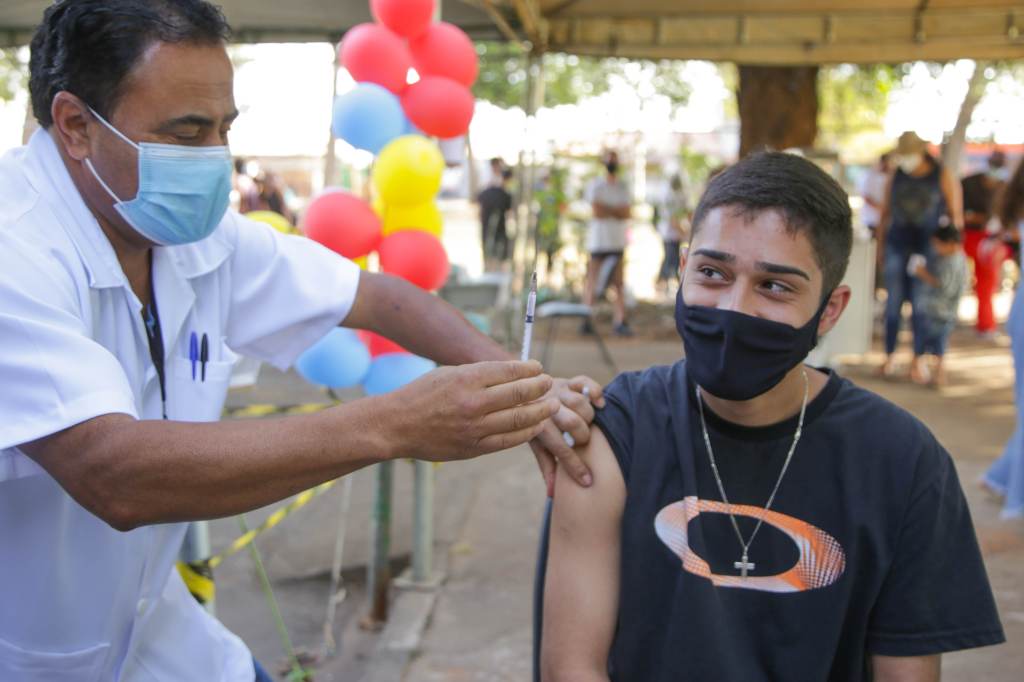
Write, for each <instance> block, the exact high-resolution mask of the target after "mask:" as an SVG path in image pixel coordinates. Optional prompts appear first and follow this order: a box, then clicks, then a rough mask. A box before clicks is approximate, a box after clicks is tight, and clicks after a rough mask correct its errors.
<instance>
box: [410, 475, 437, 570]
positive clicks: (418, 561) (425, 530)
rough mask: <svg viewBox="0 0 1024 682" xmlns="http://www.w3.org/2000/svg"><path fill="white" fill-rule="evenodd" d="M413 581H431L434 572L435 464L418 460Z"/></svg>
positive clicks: (415, 491)
mask: <svg viewBox="0 0 1024 682" xmlns="http://www.w3.org/2000/svg"><path fill="white" fill-rule="evenodd" d="M413 504H414V506H415V511H414V514H415V516H414V517H413V548H412V581H413V583H414V584H416V585H425V584H427V583H429V582H430V579H431V577H432V575H433V572H434V465H433V464H432V463H431V462H421V461H419V460H416V478H415V480H414V484H413Z"/></svg>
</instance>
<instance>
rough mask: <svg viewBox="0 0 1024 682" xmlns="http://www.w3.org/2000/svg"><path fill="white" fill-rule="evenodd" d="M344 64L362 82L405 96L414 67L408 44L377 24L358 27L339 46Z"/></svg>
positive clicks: (339, 55) (339, 53) (350, 31)
mask: <svg viewBox="0 0 1024 682" xmlns="http://www.w3.org/2000/svg"><path fill="white" fill-rule="evenodd" d="M338 57H339V58H340V59H341V65H342V66H344V67H345V68H346V69H348V72H349V73H350V74H351V75H352V78H354V79H355V80H356V81H357V82H359V83H376V84H377V85H380V86H383V87H385V88H387V89H388V90H390V91H391V92H393V93H395V94H396V95H400V94H402V92H403V91H404V90H405V88H406V79H407V78H408V76H409V69H410V68H411V67H412V55H411V54H410V53H409V47H408V45H406V43H405V41H404V40H402V39H401V38H399V37H398V36H396V35H395V34H394V33H392V32H391V31H389V30H387V29H386V28H384V27H383V26H378V25H377V24H359V25H358V26H354V27H353V28H352V29H351V30H349V32H348V33H346V34H345V37H344V38H342V40H341V44H340V45H339V46H338Z"/></svg>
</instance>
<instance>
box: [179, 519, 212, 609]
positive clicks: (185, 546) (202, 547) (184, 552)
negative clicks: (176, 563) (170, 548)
mask: <svg viewBox="0 0 1024 682" xmlns="http://www.w3.org/2000/svg"><path fill="white" fill-rule="evenodd" d="M209 558H210V524H209V523H208V522H207V521H193V522H192V523H190V524H188V528H187V529H185V540H184V541H183V542H182V544H181V560H182V561H184V562H185V563H186V564H198V563H200V562H202V561H203V560H204V559H209ZM203 608H205V609H206V610H207V612H208V613H209V614H210V615H214V614H215V611H214V600H213V599H211V600H210V601H208V602H206V603H205V604H203Z"/></svg>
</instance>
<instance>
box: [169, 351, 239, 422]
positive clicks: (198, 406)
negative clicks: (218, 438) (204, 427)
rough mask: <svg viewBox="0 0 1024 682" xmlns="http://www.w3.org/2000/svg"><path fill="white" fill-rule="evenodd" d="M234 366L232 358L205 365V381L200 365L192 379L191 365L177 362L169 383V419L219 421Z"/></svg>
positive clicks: (185, 362) (209, 362) (212, 361)
mask: <svg viewBox="0 0 1024 682" xmlns="http://www.w3.org/2000/svg"><path fill="white" fill-rule="evenodd" d="M234 365H235V358H234V357H232V358H231V359H228V360H210V361H208V362H207V363H206V378H205V380H204V379H203V371H202V366H201V365H200V363H198V362H197V363H196V370H195V372H196V373H195V378H194V379H193V378H192V364H191V363H190V362H189V361H188V360H178V361H177V362H176V363H175V365H174V368H173V371H172V372H171V376H170V379H171V380H170V382H168V384H169V385H168V391H167V403H168V406H169V407H170V409H169V410H168V413H167V416H168V418H170V419H174V420H177V421H186V422H214V421H217V420H218V419H220V414H221V411H222V410H223V409H224V399H225V398H226V397H227V394H228V384H229V383H230V382H231V369H232V368H233V367H234Z"/></svg>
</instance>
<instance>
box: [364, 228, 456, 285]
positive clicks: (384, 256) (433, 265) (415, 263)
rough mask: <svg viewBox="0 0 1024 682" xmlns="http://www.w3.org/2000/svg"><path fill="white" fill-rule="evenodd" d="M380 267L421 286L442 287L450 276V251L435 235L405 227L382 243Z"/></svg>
mask: <svg viewBox="0 0 1024 682" xmlns="http://www.w3.org/2000/svg"><path fill="white" fill-rule="evenodd" d="M380 267H381V269H382V270H383V271H384V272H387V273H390V274H392V275H397V276H399V277H401V278H403V279H405V280H408V281H409V282H412V283H413V284H415V285H416V286H418V287H420V288H421V289H426V290H427V291H434V290H435V289H440V288H441V286H442V285H443V284H444V282H445V280H446V279H448V254H446V253H445V252H444V247H443V246H442V245H441V242H440V241H439V240H438V238H437V237H435V236H434V235H432V234H428V233H426V232H420V231H419V230H402V231H401V232H395V233H393V234H390V235H388V236H387V237H385V238H384V241H382V242H381V243H380Z"/></svg>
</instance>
